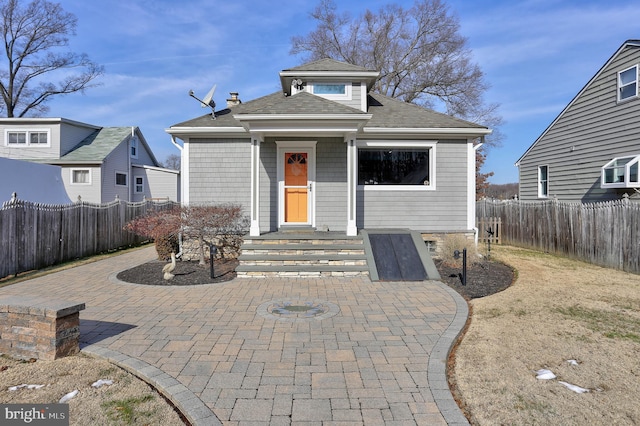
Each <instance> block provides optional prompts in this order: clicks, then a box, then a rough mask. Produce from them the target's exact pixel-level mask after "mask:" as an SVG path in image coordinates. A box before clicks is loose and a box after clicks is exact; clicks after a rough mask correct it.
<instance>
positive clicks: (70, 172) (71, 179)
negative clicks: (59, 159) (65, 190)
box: [69, 167, 92, 185]
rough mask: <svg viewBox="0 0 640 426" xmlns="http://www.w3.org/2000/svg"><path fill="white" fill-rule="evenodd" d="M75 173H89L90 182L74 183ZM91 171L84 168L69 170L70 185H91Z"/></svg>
mask: <svg viewBox="0 0 640 426" xmlns="http://www.w3.org/2000/svg"><path fill="white" fill-rule="evenodd" d="M75 171H86V172H89V181H88V182H74V181H73V172H75ZM91 177H92V176H91V169H88V168H85V167H82V168H73V169H70V170H69V184H71V185H91Z"/></svg>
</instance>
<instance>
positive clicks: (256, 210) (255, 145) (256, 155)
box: [249, 135, 260, 237]
mask: <svg viewBox="0 0 640 426" xmlns="http://www.w3.org/2000/svg"><path fill="white" fill-rule="evenodd" d="M249 235H250V236H251V237H257V236H259V235H260V138H258V137H256V136H254V135H251V226H250V228H249Z"/></svg>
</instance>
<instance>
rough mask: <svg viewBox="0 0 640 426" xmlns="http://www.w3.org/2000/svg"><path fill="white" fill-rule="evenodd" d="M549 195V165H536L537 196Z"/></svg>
mask: <svg viewBox="0 0 640 426" xmlns="http://www.w3.org/2000/svg"><path fill="white" fill-rule="evenodd" d="M548 196H549V166H540V167H538V197H540V198H547V197H548Z"/></svg>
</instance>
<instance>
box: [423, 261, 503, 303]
mask: <svg viewBox="0 0 640 426" xmlns="http://www.w3.org/2000/svg"><path fill="white" fill-rule="evenodd" d="M434 263H435V264H436V268H437V269H438V272H439V273H440V278H441V281H442V282H443V283H445V284H447V285H448V286H449V287H451V288H453V289H454V290H455V291H457V292H458V293H460V294H461V295H462V296H463V297H464V298H465V299H476V298H479V297H486V296H490V295H492V294H495V293H498V292H500V291H502V290H505V289H506V288H508V287H509V286H510V285H511V284H512V283H513V281H514V278H515V273H514V271H513V268H511V267H510V266H508V265H505V264H504V263H500V262H494V261H488V260H482V261H480V262H477V263H474V264H473V265H467V284H466V285H462V267H451V266H448V265H446V264H444V263H443V262H442V261H441V260H437V259H436V260H435V261H434Z"/></svg>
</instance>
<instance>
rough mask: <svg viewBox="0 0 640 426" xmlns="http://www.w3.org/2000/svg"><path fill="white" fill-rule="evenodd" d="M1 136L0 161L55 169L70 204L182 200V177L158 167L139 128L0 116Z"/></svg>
mask: <svg viewBox="0 0 640 426" xmlns="http://www.w3.org/2000/svg"><path fill="white" fill-rule="evenodd" d="M0 138H1V139H2V142H1V143H0V157H5V158H10V159H18V160H24V161H30V162H35V163H43V164H51V165H56V166H59V167H60V168H61V170H62V175H61V176H62V181H63V183H64V187H65V189H66V191H67V194H68V196H69V198H70V199H71V200H72V201H77V200H78V199H79V197H80V199H81V200H82V201H86V202H93V203H106V202H110V201H113V200H114V199H115V198H116V197H118V198H119V199H120V200H123V201H142V200H143V199H145V198H147V199H148V198H154V199H170V200H173V201H180V173H179V172H178V171H176V170H169V169H165V168H162V167H160V166H159V163H158V161H157V160H156V158H155V157H154V155H153V152H152V151H151V149H150V148H149V146H148V144H147V142H146V140H145V138H144V136H143V135H142V133H141V132H140V129H139V128H137V127H100V126H94V125H91V124H86V123H80V122H77V121H72V120H68V119H65V118H1V119H0ZM19 176H20V175H19ZM19 176H18V178H19ZM10 186H11V185H10V182H6V181H4V182H2V187H3V188H6V190H5V192H7V191H9V192H12V191H13V190H11V188H10ZM19 198H21V197H19Z"/></svg>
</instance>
